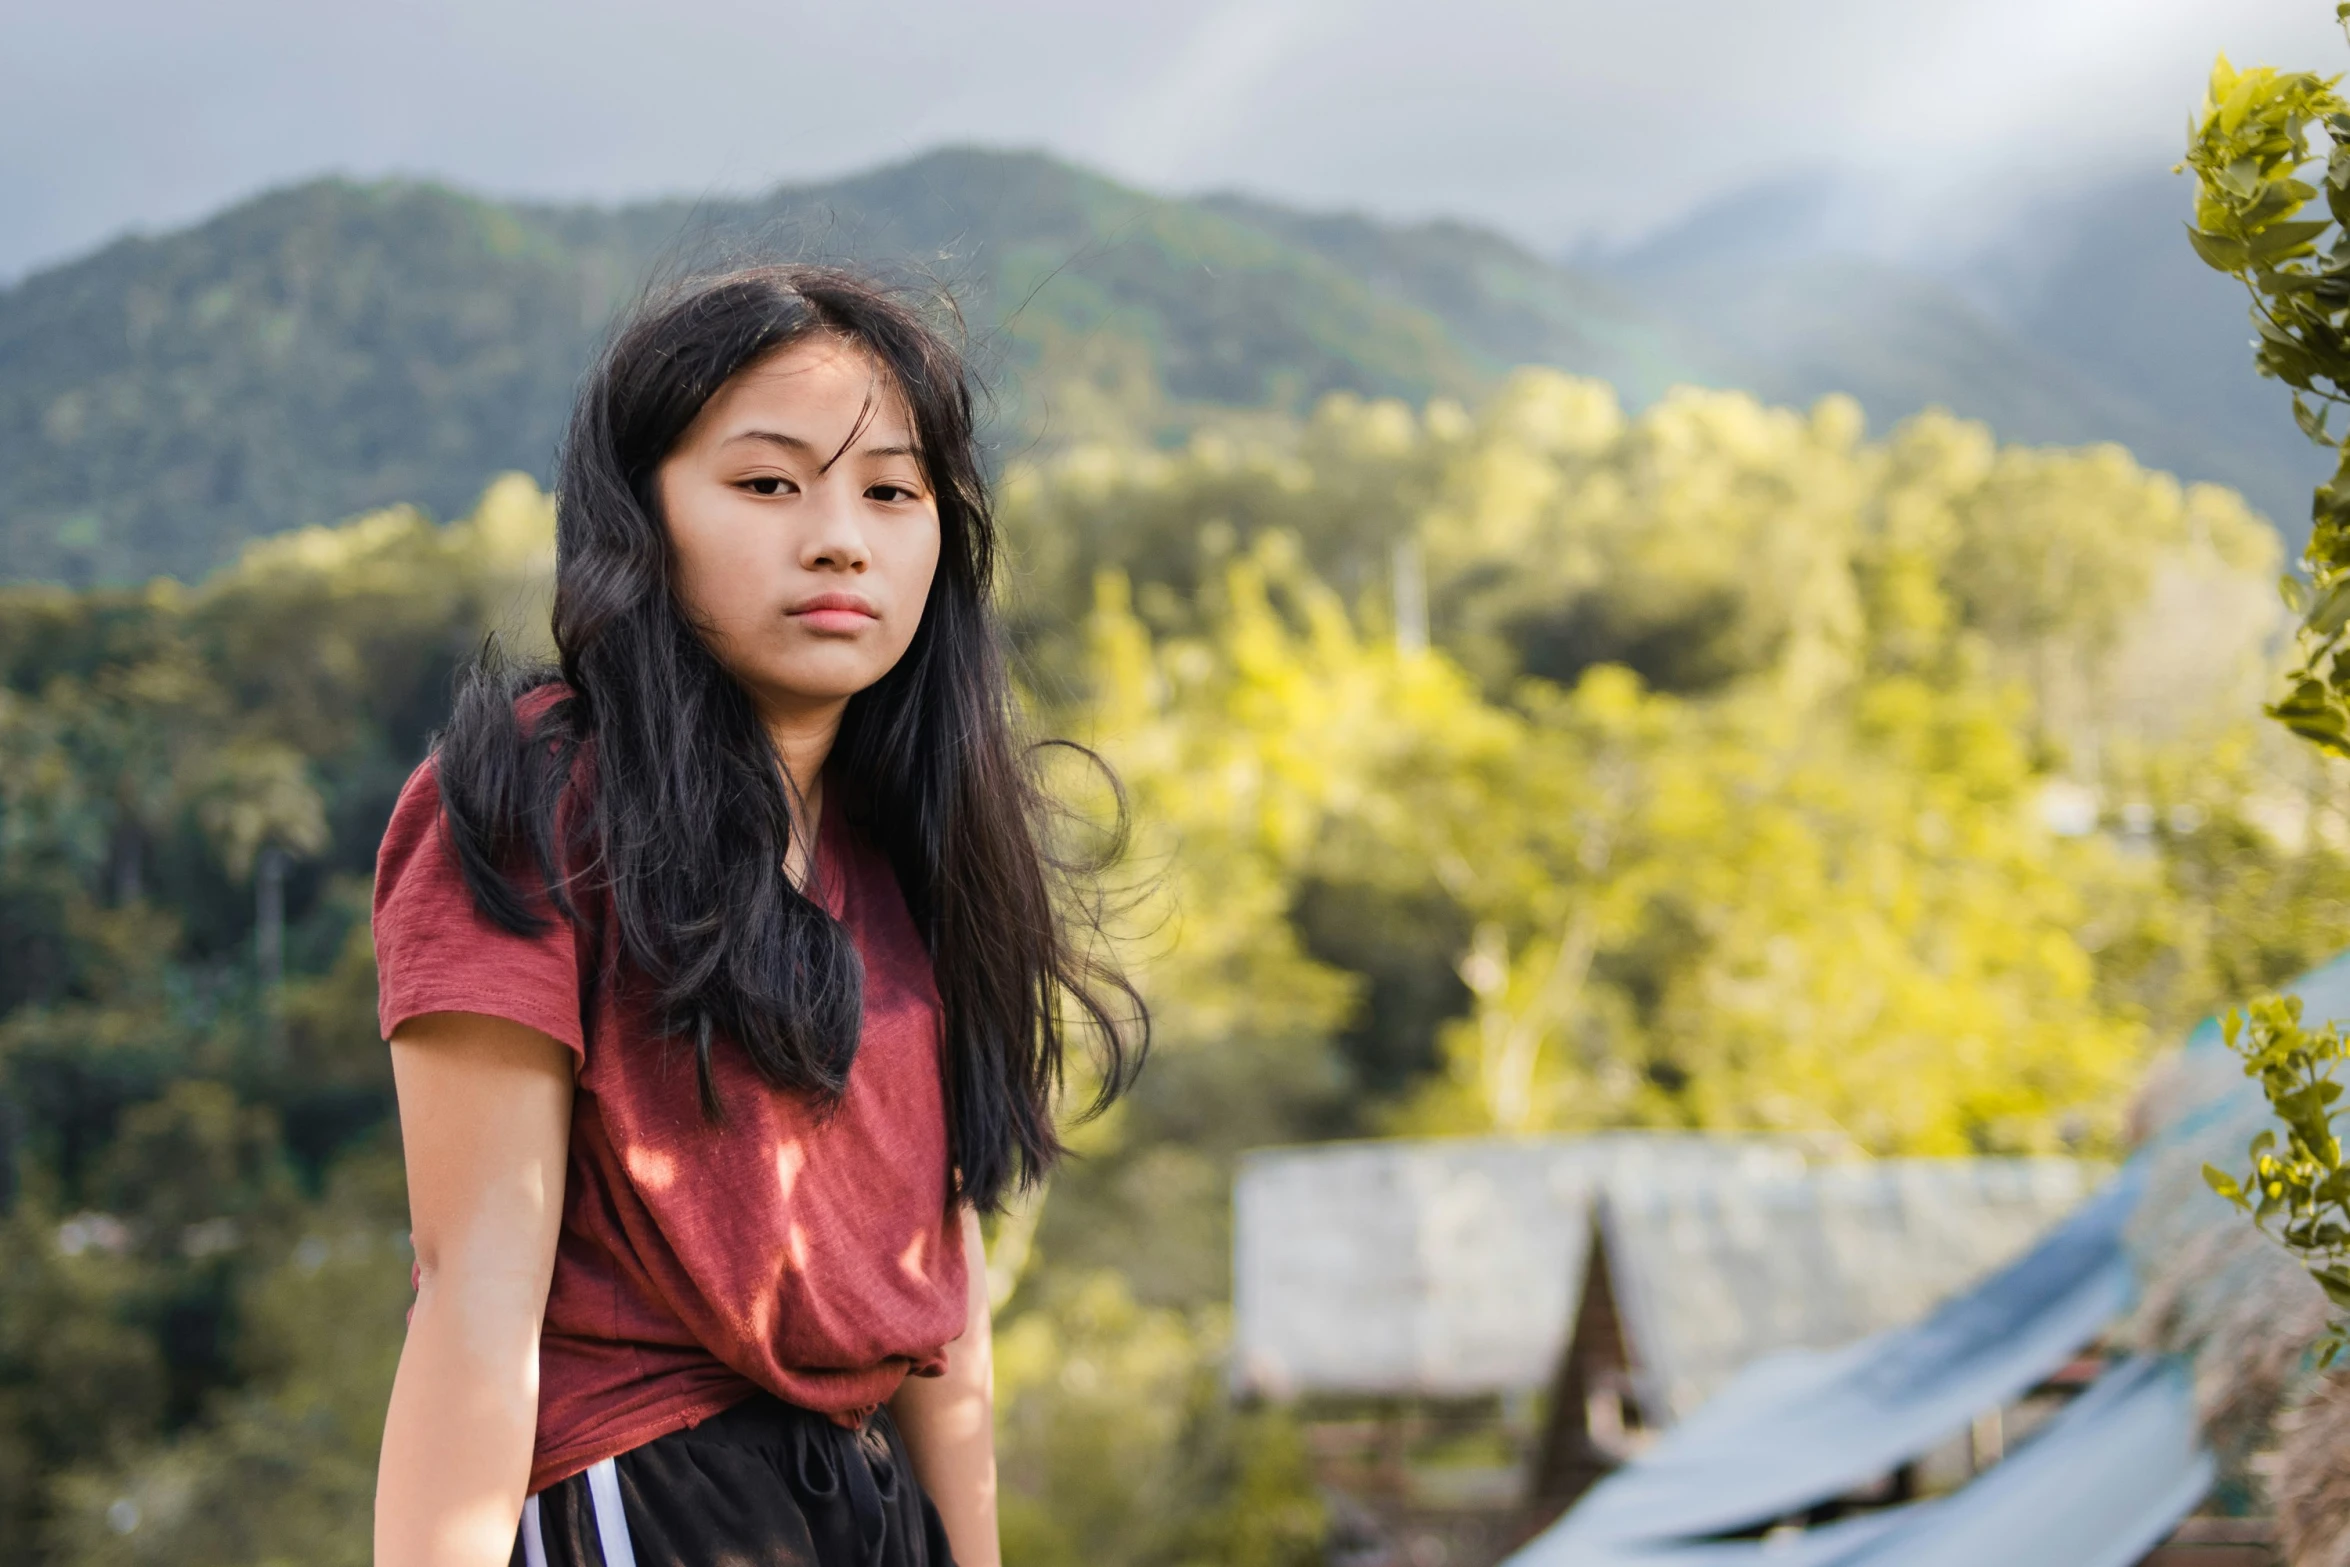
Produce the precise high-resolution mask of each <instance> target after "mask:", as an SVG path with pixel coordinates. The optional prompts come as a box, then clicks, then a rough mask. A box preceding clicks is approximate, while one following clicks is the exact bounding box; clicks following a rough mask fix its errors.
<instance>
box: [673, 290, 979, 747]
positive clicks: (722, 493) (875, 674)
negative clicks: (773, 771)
mask: <svg viewBox="0 0 2350 1567" xmlns="http://www.w3.org/2000/svg"><path fill="white" fill-rule="evenodd" d="M656 484H657V488H658V491H659V495H660V501H661V513H662V516H663V518H664V519H665V520H666V521H667V523H668V528H669V542H670V547H671V549H672V550H673V551H674V559H675V563H676V578H675V580H676V586H677V592H678V596H679V598H680V599H681V600H682V602H683V604H684V606H685V611H686V613H687V615H688V616H689V617H691V619H692V620H693V622H694V624H695V625H696V626H697V627H698V628H699V630H700V631H701V634H702V638H703V640H704V642H706V643H707V644H708V645H709V648H710V651H711V653H712V654H713V655H715V656H716V658H717V659H718V662H719V663H720V664H722V665H724V666H725V668H726V669H727V671H728V672H729V673H731V674H732V675H733V676H734V677H735V678H736V679H737V680H740V681H741V682H742V683H743V685H744V686H745V687H746V688H747V689H748V690H749V691H750V693H751V696H752V698H753V700H754V701H756V702H757V703H758V704H759V708H760V711H761V712H762V713H763V714H765V715H766V717H767V718H768V720H769V721H770V722H771V723H772V722H777V721H785V722H788V721H789V720H791V719H792V718H794V717H804V716H818V715H821V714H823V713H825V712H828V711H831V710H835V709H837V708H838V707H839V705H840V704H842V703H844V702H846V701H847V700H848V698H850V697H851V696H854V695H855V694H856V693H857V692H859V691H862V690H864V689H865V688H866V687H867V686H870V685H872V684H873V683H874V682H875V681H876V680H879V679H880V678H881V677H882V676H883V675H885V674H887V673H888V672H889V671H890V669H891V667H892V666H894V665H895V664H896V663H897V661H898V660H899V659H900V658H901V657H903V656H904V655H905V651H906V646H907V644H908V643H910V642H912V641H913V640H914V632H915V629H916V628H917V627H918V626H919V625H920V624H921V622H922V607H923V605H924V604H925V603H926V602H927V601H928V600H929V597H930V579H931V577H932V576H933V575H934V574H935V573H936V571H937V569H938V500H937V497H936V496H934V495H933V494H932V493H931V490H930V484H929V481H928V479H927V478H926V477H925V476H924V473H923V469H922V459H921V453H920V451H919V450H918V449H917V447H916V445H915V439H914V425H913V420H912V418H911V416H910V414H909V411H908V409H907V407H906V402H905V399H904V397H903V396H902V395H900V393H899V391H898V389H897V385H896V383H895V382H894V381H893V380H892V379H891V377H890V376H889V374H888V372H887V371H885V370H884V369H883V368H882V367H881V366H880V365H879V364H878V363H877V362H876V361H875V360H874V358H873V356H872V355H871V354H869V353H867V352H866V351H865V350H864V349H863V348H862V347H861V346H859V345H857V344H855V343H852V342H849V341H847V340H845V339H842V338H839V337H835V336H832V335H830V334H819V335H817V336H814V337H810V338H805V339H802V340H801V341H800V342H797V343H794V344H793V345H792V346H790V347H789V348H785V349H782V350H780V351H779V352H777V353H776V354H774V355H772V356H771V357H769V358H767V359H764V360H761V361H760V362H759V363H757V364H755V365H753V366H751V367H750V368H749V369H747V370H744V371H742V372H740V373H739V374H737V375H736V376H735V377H734V378H733V379H732V380H730V381H728V382H727V383H726V384H725V385H724V386H722V387H720V388H719V389H718V391H717V393H716V395H714V396H713V397H712V398H711V399H710V401H709V402H708V403H706V404H704V405H703V408H702V411H701V413H700V415H699V416H698V417H696V418H695V420H694V422H693V423H692V424H691V425H690V426H688V427H687V429H686V432H685V435H684V436H683V438H681V439H680V440H679V441H678V443H677V446H676V448H675V449H674V450H673V451H671V452H670V454H669V456H668V457H667V459H665V460H664V461H663V462H662V464H661V467H660V470H659V473H658V475H657V478H656Z"/></svg>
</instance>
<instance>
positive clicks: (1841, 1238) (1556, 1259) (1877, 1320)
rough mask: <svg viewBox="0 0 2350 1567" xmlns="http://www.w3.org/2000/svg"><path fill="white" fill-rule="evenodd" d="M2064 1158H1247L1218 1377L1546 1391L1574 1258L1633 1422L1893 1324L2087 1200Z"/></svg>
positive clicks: (1624, 1145)
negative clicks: (1760, 1365) (1621, 1377)
mask: <svg viewBox="0 0 2350 1567" xmlns="http://www.w3.org/2000/svg"><path fill="white" fill-rule="evenodd" d="M2096 1173H2097V1172H2095V1171H2093V1170H2091V1169H2089V1168H2087V1167H2084V1166H2082V1165H2079V1164H2076V1163H2074V1162H2072V1161H2069V1160H2056V1159H2036V1160H1888V1161H1882V1162H1875V1163H1859V1162H1851V1161H1815V1160H1813V1159H1811V1158H1809V1157H1807V1156H1806V1154H1805V1153H1804V1151H1803V1150H1802V1148H1801V1147H1800V1146H1799V1145H1797V1144H1794V1143H1790V1142H1782V1141H1773V1140H1766V1139H1732V1138H1719V1139H1717V1138H1707V1137H1698V1136H1689V1135H1679V1136H1675V1135H1637V1134H1614V1135H1607V1136H1598V1137H1587V1138H1524V1139H1498V1138H1496V1139H1459V1140H1442V1141H1422V1142H1385V1143H1362V1144H1340V1145H1334V1146H1324V1147H1316V1148H1302V1149H1282V1150H1273V1151H1269V1152H1265V1153H1259V1154H1256V1155H1252V1156H1251V1157H1250V1159H1249V1160H1248V1161H1247V1163H1246V1164H1245V1165H1244V1166H1243V1169H1242V1172H1241V1175H1240V1180H1239V1183H1238V1187H1237V1190H1236V1193H1235V1199H1234V1201H1235V1236H1234V1252H1235V1277H1234V1310H1235V1337H1236V1340H1237V1349H1238V1355H1237V1356H1236V1369H1235V1374H1236V1377H1237V1379H1238V1381H1239V1382H1240V1384H1241V1385H1242V1387H1243V1388H1245V1389H1248V1390H1252V1391H1259V1392H1266V1393H1272V1394H1277V1395H1279V1394H1289V1393H1295V1392H1315V1391H1319V1392H1356V1393H1397V1394H1424V1395H1460V1394H1472V1393H1488V1392H1512V1391H1524V1390H1529V1389H1533V1388H1537V1387H1541V1386H1543V1385H1544V1384H1546V1383H1547V1382H1548V1381H1549V1379H1550V1377H1551V1375H1552V1373H1553V1372H1554V1371H1555V1369H1556V1368H1557V1365H1558V1361H1559V1353H1560V1350H1561V1347H1562V1346H1563V1344H1564V1343H1565V1341H1566V1339H1567V1336H1568V1334H1569V1332H1570V1330H1571V1329H1572V1327H1573V1325H1574V1324H1573V1316H1574V1311H1575V1306H1576V1303H1577V1302H1578V1301H1579V1300H1580V1299H1581V1297H1582V1281H1583V1271H1584V1268H1585V1266H1586V1264H1587V1260H1588V1258H1589V1256H1590V1254H1591V1250H1592V1247H1593V1245H1594V1244H1595V1243H1597V1244H1604V1245H1605V1246H1606V1247H1607V1256H1608V1263H1609V1269H1610V1277H1611V1279H1612V1280H1614V1281H1615V1283H1616V1286H1617V1298H1618V1305H1619V1307H1620V1309H1621V1310H1622V1312H1623V1317H1624V1328H1625V1332H1626V1336H1627V1338H1628V1339H1629V1340H1630V1347H1631V1349H1632V1351H1633V1356H1634V1359H1635V1361H1636V1363H1637V1371H1636V1374H1637V1375H1638V1377H1639V1379H1640V1381H1641V1382H1642V1383H1644V1384H1645V1385H1644V1386H1643V1387H1642V1388H1641V1389H1640V1391H1641V1395H1642V1396H1641V1402H1642V1404H1643V1405H1644V1406H1645V1408H1646V1409H1647V1410H1648V1411H1649V1413H1650V1415H1651V1417H1652V1418H1654V1417H1660V1416H1661V1417H1672V1416H1677V1415H1680V1414H1683V1413H1686V1412H1687V1411H1688V1410H1690V1409H1692V1408H1694V1407H1695V1406H1696V1405H1697V1404H1698V1403H1699V1402H1701V1401H1702V1400H1703V1399H1704V1398H1705V1397H1706V1396H1708V1395H1709V1394H1711V1393H1712V1392H1713V1391H1715V1390H1716V1389H1717V1388H1719V1387H1720V1386H1721V1385H1722V1384H1723V1383H1724V1382H1725V1381H1727V1380H1728V1379H1729V1377H1730V1376H1731V1375H1732V1374H1734V1373H1735V1372H1736V1371H1737V1370H1739V1368H1741V1367H1742V1366H1744V1365H1746V1364H1748V1363H1749V1362H1751V1361H1752V1360H1754V1359H1755V1358H1756V1357H1758V1356H1760V1355H1763V1354H1765V1353H1768V1352H1771V1351H1775V1350H1782V1349H1795V1348H1813V1349H1817V1348H1828V1347H1831V1346H1834V1345H1838V1344H1843V1343H1847V1342H1850V1341H1851V1340H1854V1339H1857V1338H1860V1337H1862V1336H1864V1335H1866V1334H1869V1333H1873V1332H1877V1331H1879V1330H1882V1329H1885V1328H1889V1327H1892V1326H1895V1325H1896V1324H1899V1323H1902V1322H1907V1321H1911V1320H1913V1319H1915V1318H1917V1317H1919V1316H1921V1315H1923V1314H1924V1313H1925V1312H1926V1311H1927V1310H1928V1309H1929V1308H1931V1307H1932V1306H1933V1305H1934V1304H1935V1303H1936V1302H1938V1301H1940V1300H1941V1299H1943V1298H1944V1297H1945V1296H1948V1295H1950V1294H1951V1293H1953V1292H1955V1291H1956V1290H1958V1289H1960V1288H1961V1287H1963V1286H1965V1285H1966V1284H1968V1283H1971V1282H1972V1281H1974V1280H1975V1279H1977V1278H1979V1277H1981V1276H1982V1275H1984V1274H1986V1273H1988V1272H1989V1271H1991V1270H1992V1269H1993V1268H1995V1267H1997V1266H1999V1265H2000V1264H2001V1263H2003V1262H2006V1261H2007V1260H2009V1259H2010V1258H2012V1257H2014V1256H2016V1255H2017V1254H2018V1253H2020V1252H2022V1251H2023V1250H2024V1249H2025V1247H2026V1246H2028V1245H2029V1244H2030V1243H2031V1242H2032V1241H2033V1240H2034V1239H2035V1238H2036V1237H2037V1236H2039V1235H2040V1234H2041V1233H2042V1232H2044V1231H2045V1230H2047V1229H2048V1228H2049V1226H2050V1225H2052V1224H2054V1223H2055V1222H2056V1221H2057V1220H2058V1219H2059V1218H2061V1217H2062V1216H2063V1215H2064V1214H2065V1213H2066V1212H2068V1211H2069V1210H2071V1209H2072V1208H2073V1207H2074V1206H2075V1205H2076V1204H2077V1203H2078V1202H2079V1201H2080V1200H2081V1198H2082V1197H2083V1196H2084V1195H2085V1194H2086V1193H2087V1191H2088V1189H2089V1186H2090V1185H2091V1184H2092V1182H2093V1181H2094V1179H2095V1176H2096Z"/></svg>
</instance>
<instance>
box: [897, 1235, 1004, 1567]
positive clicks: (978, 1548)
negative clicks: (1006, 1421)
mask: <svg viewBox="0 0 2350 1567" xmlns="http://www.w3.org/2000/svg"><path fill="white" fill-rule="evenodd" d="M963 1257H964V1261H965V1263H966V1264H967V1265H968V1267H969V1269H970V1273H971V1316H970V1325H969V1326H968V1327H966V1328H965V1329H964V1330H963V1336H962V1337H961V1338H959V1339H957V1340H955V1341H954V1342H953V1343H952V1344H949V1345H948V1346H947V1369H946V1375H944V1376H939V1377H908V1378H906V1380H905V1382H904V1384H903V1385H902V1386H901V1387H899V1389H898V1394H897V1397H895V1398H893V1399H891V1400H890V1401H889V1412H890V1415H891V1417H892V1418H893V1419H895V1420H896V1421H897V1424H898V1431H899V1433H900V1434H901V1435H903V1436H904V1437H905V1439H906V1449H907V1451H908V1452H909V1453H910V1454H911V1455H912V1457H913V1459H914V1474H915V1476H916V1478H918V1479H920V1480H921V1482H922V1489H923V1490H925V1491H927V1492H929V1493H930V1499H931V1501H932V1502H934V1503H936V1504H937V1506H938V1516H939V1521H940V1522H942V1523H944V1524H945V1525H946V1530H947V1543H948V1544H949V1545H951V1546H953V1547H954V1552H955V1567H1002V1564H1003V1559H1004V1557H1003V1548H1002V1545H1001V1544H1000V1542H999V1541H998V1540H997V1538H996V1507H995V1372H994V1362H993V1344H992V1339H991V1337H990V1332H989V1323H988V1309H987V1254H986V1251H985V1249H984V1243H983V1242H982V1240H981V1239H980V1234H979V1215H978V1214H976V1213H974V1212H972V1211H971V1210H970V1209H968V1208H966V1209H964V1210H963Z"/></svg>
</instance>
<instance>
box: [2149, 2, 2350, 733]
mask: <svg viewBox="0 0 2350 1567" xmlns="http://www.w3.org/2000/svg"><path fill="white" fill-rule="evenodd" d="M2335 12H2336V15H2337V17H2340V18H2342V19H2343V20H2344V21H2345V23H2346V25H2350V3H2345V4H2342V5H2339V6H2337V7H2336V8H2335ZM2340 81H2341V78H2340V77H2338V76H2326V77H2321V76H2316V75H2313V74H2311V73H2309V72H2306V71H2295V72H2282V71H2277V70H2273V69H2271V68H2269V67H2267V66H2261V67H2258V68H2256V69H2253V70H2249V71H2238V70H2236V69H2235V68H2234V67H2233V66H2231V65H2229V64H2228V62H2227V59H2226V57H2225V56H2222V57H2221V58H2220V60H2219V62H2218V63H2217V64H2216V65H2214V66H2213V67H2212V72H2211V87H2210V93H2209V96H2208V97H2207V98H2206V99H2205V100H2204V103H2203V107H2202V110H2201V112H2200V114H2199V115H2198V117H2197V119H2196V121H2195V123H2194V124H2193V125H2192V126H2191V128H2190V134H2189V137H2188V143H2187V156H2186V160H2185V162H2184V163H2183V164H2181V165H2180V166H2181V167H2182V168H2185V169H2189V170H2192V171H2193V173H2194V175H2195V181H2196V192H2195V223H2194V226H2193V227H2192V228H2190V229H2189V230H2188V233H2187V237H2188V239H2189V241H2190V242H2191V243H2192V244H2193V245H2194V247H2195V253H2196V254H2197V255H2199V256H2201V257H2202V258H2203V260H2204V262H2205V263H2206V264H2207V265H2209V266H2212V267H2214V268H2216V269H2217V270H2219V271H2221V272H2225V273H2227V274H2228V275H2229V276H2231V277H2233V278H2235V279H2237V280H2238V281H2239V282H2241V283H2242V284H2243V285H2244V286H2245V288H2246V289H2247V290H2248V291H2249V292H2250V293H2251V296H2252V323H2253V326H2254V328H2255V330H2256V331H2257V333H2258V336H2257V338H2256V339H2255V340H2254V344H2253V363H2254V365H2255V366H2256V367H2257V368H2258V369H2259V371H2260V373H2261V374H2262V375H2264V376H2268V377H2271V378H2272V379H2275V380H2278V381H2282V382H2284V383H2285V384H2286V385H2287V386H2288V387H2290V388H2292V393H2293V419H2294V422H2295V423H2296V424H2298V425H2299V426H2300V427H2301V430H2302V433H2303V434H2305V435H2307V436H2308V437H2309V438H2310V439H2311V440H2312V441H2315V442H2316V443H2317V444H2319V445H2320V446H2324V447H2327V448H2328V449H2331V450H2334V451H2336V452H2338V453H2339V454H2340V455H2339V457H2338V459H2337V463H2336V467H2335V471H2334V475H2333V477H2332V478H2331V479H2329V480H2327V481H2326V482H2325V483H2324V484H2322V485H2320V486H2319V487H2318V490H2317V493H2316V495H2315V497H2314V498H2313V500H2312V504H2311V507H2310V522H2311V528H2310V536H2309V547H2308V549H2307V551H2306V552H2305V553H2304V555H2303V557H2302V559H2303V563H2304V564H2305V566H2306V567H2307V568H2308V574H2309V581H2308V583H2307V584H2306V585H2304V584H2303V583H2301V582H2298V581H2295V580H2293V579H2291V578H2287V579H2286V582H2285V584H2284V593H2285V600H2286V603H2287V604H2288V605H2290V606H2291V607H2292V608H2293V609H2294V610H2295V611H2296V612H2297V613H2299V614H2300V615H2301V626H2300V630H2299V634H2298V637H2297V639H2296V640H2297V653H2298V658H2297V660H2296V665H2295V668H2294V669H2293V671H2292V672H2291V674H2290V675H2289V676H2288V677H2287V690H2286V694H2285V695H2284V697H2283V698H2282V699H2281V700H2279V701H2277V702H2275V703H2273V704H2271V705H2270V707H2269V709H2268V713H2269V716H2270V717H2272V718H2274V719H2276V720H2277V721H2278V722H2279V723H2281V724H2283V725H2284V726H2285V727H2286V728H2288V729H2290V730H2291V731H2292V732H2293V733H2295V734H2297V735H2299V736H2301V737H2302V738H2303V739H2305V740H2307V741H2309V742H2311V743H2312V744H2314V745H2317V746H2320V747H2322V748H2323V749H2325V750H2328V751H2331V752H2333V753H2335V754H2336V755H2340V756H2350V648H2345V647H2344V645H2343V638H2344V631H2345V628H2346V627H2350V445H2346V444H2345V438H2346V437H2350V430H2346V431H2345V432H2344V434H2343V436H2337V435H2335V434H2334V432H2333V430H2332V428H2331V427H2330V416H2331V414H2332V412H2333V408H2334V406H2335V405H2337V404H2345V403H2350V104H2346V103H2345V102H2344V101H2343V99H2342V98H2341V96H2340V95H2339V94H2338V93H2336V92H2335V90H2334V89H2335V87H2336V86H2337V84H2338V83H2339V82H2340ZM2321 161H2322V163H2323V165H2324V167H2323V170H2322V172H2320V171H2315V170H2312V169H2311V167H2310V166H2311V165H2312V164H2315V163H2319V162H2321ZM2305 172H2310V173H2314V174H2316V177H2317V181H2318V183H2316V184H2314V185H2313V184H2311V183H2310V182H2309V181H2308V180H2305V179H2303V178H2302V175H2303V174H2304V173H2305ZM2321 196H2322V198H2323V201H2324V206H2323V209H2322V210H2323V212H2324V214H2325V215H2324V216H2322V217H2310V216H2306V215H2305V214H2307V213H2308V211H2309V210H2310V208H2311V206H2312V205H2313V204H2314V203H2316V202H2318V201H2319V199H2320V197H2321ZM2329 231H2330V232H2331V236H2332V237H2331V239H2330V241H2329V242H2327V243H2326V244H2325V246H2324V248H2322V249H2321V248H2320V242H2321V241H2326V240H2327V236H2328V233H2329Z"/></svg>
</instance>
